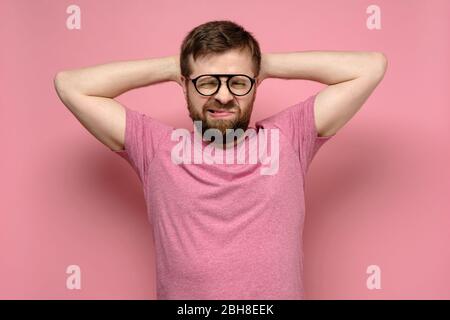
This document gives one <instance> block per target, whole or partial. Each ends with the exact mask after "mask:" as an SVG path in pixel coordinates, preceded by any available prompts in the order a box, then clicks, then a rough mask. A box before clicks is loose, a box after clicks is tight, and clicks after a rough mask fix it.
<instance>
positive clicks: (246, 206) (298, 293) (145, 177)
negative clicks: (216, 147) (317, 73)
mask: <svg viewBox="0 0 450 320" xmlns="http://www.w3.org/2000/svg"><path fill="white" fill-rule="evenodd" d="M316 95H317V94H315V95H312V96H310V97H309V98H308V99H306V100H304V101H301V102H299V103H297V104H295V105H292V106H290V107H288V108H286V109H284V110H282V111H281V112H279V113H277V114H275V115H273V116H271V117H268V118H266V119H264V120H260V121H258V122H256V123H255V127H256V128H253V129H254V130H256V132H260V131H259V130H260V129H261V128H264V129H270V128H278V129H279V140H278V143H279V158H278V160H277V161H278V163H277V166H278V167H277V170H276V172H275V173H273V172H272V174H262V173H261V167H267V166H268V165H267V164H263V163H262V161H257V163H256V164H255V163H250V162H249V160H248V157H249V148H250V147H249V146H250V143H249V141H248V140H251V139H256V137H257V136H256V135H253V136H250V137H246V138H245V141H244V142H245V143H244V142H241V144H240V145H239V146H240V147H242V146H245V150H246V151H247V152H246V154H245V159H246V161H245V163H244V164H242V163H236V161H235V162H234V163H225V161H224V163H222V164H220V163H219V164H217V163H215V164H211V163H205V162H203V163H200V164H199V163H194V160H193V157H192V161H191V163H178V164H177V163H175V162H174V161H173V157H172V150H173V148H174V147H175V146H176V145H178V146H179V145H180V139H179V138H178V139H175V140H172V132H173V130H174V129H175V128H173V127H171V126H168V125H166V124H164V123H162V122H160V121H158V120H156V119H154V118H151V117H149V116H147V115H145V114H142V113H140V112H138V111H134V110H131V109H129V108H127V107H125V109H126V132H125V147H124V150H121V151H114V150H112V149H111V150H112V151H113V152H115V153H117V154H118V155H120V156H122V157H123V158H124V159H126V160H127V161H128V162H129V163H130V164H131V166H132V167H133V169H134V170H135V171H136V173H137V174H138V177H139V179H140V181H141V182H142V185H143V188H144V195H145V201H146V205H147V214H148V218H149V222H150V225H151V226H152V228H153V234H154V239H155V250H156V251H155V259H156V280H157V286H156V289H157V299H201V300H207V299H278V300H279V299H303V298H304V290H303V279H302V278H303V247H302V235H303V224H304V218H305V199H304V187H305V183H304V181H305V176H306V172H307V169H308V166H309V164H310V162H311V160H312V159H313V157H314V155H315V154H316V152H317V151H318V149H319V148H320V147H321V146H322V144H323V143H324V142H326V141H328V140H329V139H330V138H331V137H333V136H334V135H332V136H327V137H319V136H318V134H317V131H316V127H315V125H314V108H313V106H314V100H315V97H316ZM186 131H187V132H189V131H188V130H186ZM263 131H264V130H263ZM269 131H270V130H269ZM269 136H271V135H267V143H268V149H267V150H275V149H272V142H271V141H272V140H270V138H269ZM190 137H191V138H192V140H191V141H192V145H193V141H194V130H191V132H190ZM199 141H200V143H201V145H202V146H203V147H205V146H206V142H205V141H201V140H199ZM242 143H243V145H242ZM236 148H237V147H234V148H229V149H227V150H226V152H224V153H223V156H224V158H223V159H226V158H225V154H226V153H229V152H234V150H236ZM191 150H192V149H191ZM191 154H193V152H192V153H191ZM268 154H270V152H268Z"/></svg>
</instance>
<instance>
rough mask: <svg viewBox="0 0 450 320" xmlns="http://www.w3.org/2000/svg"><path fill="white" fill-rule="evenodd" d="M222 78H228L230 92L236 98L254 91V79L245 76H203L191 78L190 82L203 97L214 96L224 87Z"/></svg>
mask: <svg viewBox="0 0 450 320" xmlns="http://www.w3.org/2000/svg"><path fill="white" fill-rule="evenodd" d="M220 77H227V87H228V90H230V92H231V93H232V94H233V95H235V96H245V95H246V94H248V93H249V92H250V91H251V90H252V88H253V84H254V83H255V79H254V78H250V77H249V76H247V75H245V74H203V75H200V76H198V77H196V78H195V79H191V78H189V80H191V81H192V83H193V84H194V87H195V89H196V90H197V92H198V93H200V94H201V95H202V96H212V95H214V94H216V93H217V92H218V91H219V90H220V87H221V86H222V82H221V81H220Z"/></svg>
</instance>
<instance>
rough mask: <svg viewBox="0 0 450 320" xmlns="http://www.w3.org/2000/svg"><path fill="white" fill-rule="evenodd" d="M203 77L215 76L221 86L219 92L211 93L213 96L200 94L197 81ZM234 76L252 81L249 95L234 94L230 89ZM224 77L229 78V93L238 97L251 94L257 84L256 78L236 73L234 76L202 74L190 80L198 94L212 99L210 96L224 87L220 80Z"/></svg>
mask: <svg viewBox="0 0 450 320" xmlns="http://www.w3.org/2000/svg"><path fill="white" fill-rule="evenodd" d="M203 76H213V77H215V78H216V79H217V80H218V81H219V86H218V87H217V90H216V91H215V92H213V93H211V94H203V93H201V92H200V90H198V88H197V80H198V79H199V78H200V77H203ZM234 76H244V77H247V78H248V79H250V82H251V86H250V89H249V90H248V92H247V93H245V94H234V93H233V92H232V91H231V89H230V79H231V78H232V77H234ZM222 77H227V88H228V91H229V92H230V93H231V94H232V95H234V96H238V97H241V96H245V95H247V94H249V93H250V91H252V89H253V85H254V84H255V82H256V78H252V77H250V76H248V75H246V74H242V73H234V74H226V73H214V74H211V73H209V74H201V75H199V76H198V77H196V78H194V79H192V78H189V80H191V81H192V83H193V84H194V87H195V90H197V92H198V93H199V94H201V95H202V96H206V97H210V96H213V95H215V94H216V93H217V92H219V90H220V87H221V86H222V81H221V79H220V78H222Z"/></svg>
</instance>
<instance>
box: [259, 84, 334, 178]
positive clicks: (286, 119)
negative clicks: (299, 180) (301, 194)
mask: <svg viewBox="0 0 450 320" xmlns="http://www.w3.org/2000/svg"><path fill="white" fill-rule="evenodd" d="M316 96H317V93H316V94H314V95H311V96H310V97H308V98H307V99H306V100H303V101H301V102H299V103H297V104H295V105H292V106H290V107H288V108H286V109H284V110H282V111H280V112H278V113H277V114H274V115H273V116H270V117H268V118H266V119H263V120H261V121H258V122H256V123H255V126H256V127H263V128H270V127H276V128H279V130H280V131H281V133H282V134H283V135H284V136H285V137H286V138H287V139H288V140H289V142H290V144H291V146H292V147H293V148H294V150H295V153H296V154H297V155H298V157H299V161H300V164H301V166H302V170H303V172H302V174H303V177H305V176H306V172H307V171H308V168H309V165H310V163H311V161H312V159H313V158H314V156H315V155H316V153H317V151H318V150H319V149H320V147H321V146H322V145H323V144H324V143H325V142H327V141H328V140H330V139H331V138H332V137H334V136H335V135H336V134H333V135H330V136H319V135H318V132H317V128H316V125H315V114H314V101H315V98H316Z"/></svg>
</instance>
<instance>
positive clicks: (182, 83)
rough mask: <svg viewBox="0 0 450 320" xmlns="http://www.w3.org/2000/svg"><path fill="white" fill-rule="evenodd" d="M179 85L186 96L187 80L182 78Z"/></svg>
mask: <svg viewBox="0 0 450 320" xmlns="http://www.w3.org/2000/svg"><path fill="white" fill-rule="evenodd" d="M179 81H180V82H179V84H180V85H181V87H182V88H183V92H184V95H186V92H187V88H186V78H185V77H184V76H180V80H179Z"/></svg>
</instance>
